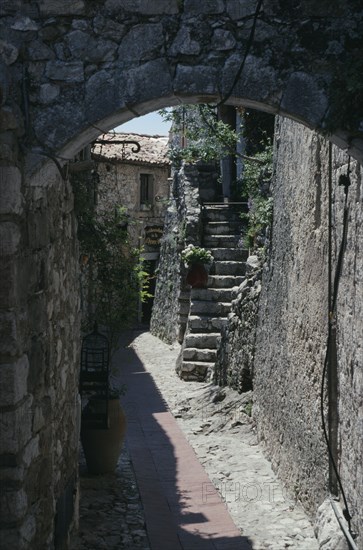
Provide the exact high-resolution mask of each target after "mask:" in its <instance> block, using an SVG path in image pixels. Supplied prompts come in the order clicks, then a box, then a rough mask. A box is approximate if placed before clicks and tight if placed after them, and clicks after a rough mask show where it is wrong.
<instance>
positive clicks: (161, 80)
mask: <svg viewBox="0 0 363 550" xmlns="http://www.w3.org/2000/svg"><path fill="white" fill-rule="evenodd" d="M121 78H122V86H123V85H124V83H125V82H126V90H125V96H124V100H125V102H126V103H131V104H132V103H141V102H142V101H147V100H151V99H152V98H158V99H159V98H160V97H163V96H168V95H170V96H171V95H172V94H173V91H172V81H171V77H170V71H169V65H168V64H167V62H166V61H165V60H164V59H158V60H156V61H149V62H148V63H145V64H144V65H141V66H140V67H137V68H134V69H131V70H129V71H127V72H126V73H124V75H122V76H121ZM145 82H147V83H148V85H147V87H146V86H145ZM120 87H121V86H120Z"/></svg>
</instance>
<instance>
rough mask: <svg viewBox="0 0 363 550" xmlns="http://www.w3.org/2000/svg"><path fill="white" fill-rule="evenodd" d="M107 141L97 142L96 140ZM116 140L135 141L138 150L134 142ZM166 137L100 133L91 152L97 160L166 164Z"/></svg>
mask: <svg viewBox="0 0 363 550" xmlns="http://www.w3.org/2000/svg"><path fill="white" fill-rule="evenodd" d="M101 140H102V141H107V142H108V143H106V144H105V143H97V141H101ZM117 141H134V142H135V141H137V142H138V143H139V144H140V150H139V151H136V147H135V145H134V144H132V143H131V144H130V143H125V144H124V143H117ZM167 150H168V138H167V137H165V136H146V135H142V134H124V133H108V134H103V135H101V136H100V137H99V138H98V140H96V143H95V144H94V147H93V148H92V154H93V155H94V156H95V157H96V158H98V159H99V160H101V159H102V160H103V159H104V160H114V161H120V162H127V163H133V164H154V165H168V164H170V160H169V159H168V157H167Z"/></svg>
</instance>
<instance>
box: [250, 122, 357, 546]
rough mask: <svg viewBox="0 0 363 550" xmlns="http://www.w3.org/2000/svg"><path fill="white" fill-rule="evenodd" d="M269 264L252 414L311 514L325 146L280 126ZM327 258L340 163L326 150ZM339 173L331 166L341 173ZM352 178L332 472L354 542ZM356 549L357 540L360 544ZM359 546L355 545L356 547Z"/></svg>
mask: <svg viewBox="0 0 363 550" xmlns="http://www.w3.org/2000/svg"><path fill="white" fill-rule="evenodd" d="M278 139H279V147H278V155H277V160H276V175H275V181H274V190H273V195H274V224H273V238H272V247H271V251H270V259H269V261H268V263H267V264H266V265H265V266H264V272H263V283H262V294H261V299H260V311H259V323H258V328H257V341H256V357H255V366H254V371H255V376H254V389H255V391H254V394H255V395H254V415H255V416H256V418H257V425H258V433H259V437H260V439H261V440H264V441H265V443H266V449H267V452H268V453H269V455H270V457H271V460H272V463H273V465H274V468H275V470H276V471H277V472H278V474H279V475H280V477H281V478H282V479H283V480H284V481H285V482H286V484H287V486H288V487H289V489H290V490H292V491H293V492H294V493H295V494H296V496H297V497H298V498H299V499H300V500H301V501H302V502H303V504H304V506H305V507H306V508H307V509H308V510H309V511H310V513H311V514H312V515H315V513H316V510H317V507H318V506H319V505H320V504H321V503H322V502H323V500H324V498H325V495H326V492H327V487H328V484H327V478H328V459H327V449H326V446H325V443H324V442H323V435H322V427H321V419H320V388H321V377H322V367H323V362H324V356H325V350H326V340H327V330H328V321H327V319H328V269H327V253H328V244H327V243H328V143H327V142H325V141H324V140H323V139H322V138H320V137H318V136H317V135H316V134H315V133H314V132H311V131H309V130H307V129H306V128H303V127H302V126H300V125H298V124H296V123H294V122H292V121H288V120H286V119H284V120H282V121H281V122H280V127H279V137H278ZM333 158H334V173H333V189H334V202H333V213H334V224H333V228H334V235H333V242H334V246H335V258H336V255H337V250H338V245H339V242H340V238H341V233H342V212H343V208H342V202H343V198H344V192H343V188H342V187H339V186H338V184H337V177H338V175H339V173H340V172H341V171H343V172H346V169H347V166H346V162H347V157H346V156H345V155H343V154H342V153H341V151H339V150H337V149H335V148H333ZM342 164H343V165H344V166H343V167H341V165H342ZM361 192H362V176H361V167H359V165H356V164H353V165H352V186H351V189H350V199H349V202H350V208H351V211H350V216H349V217H350V224H349V230H348V241H347V250H346V260H345V263H344V268H343V275H342V281H341V286H340V292H339V300H338V317H337V328H338V372H339V397H338V411H337V413H338V418H339V443H338V452H339V471H340V474H341V477H342V483H343V486H344V488H345V491H346V494H347V497H348V503H349V504H350V506H351V507H352V510H353V511H354V512H355V518H354V519H353V526H354V529H355V530H356V531H357V532H359V533H360V539H359V540H360V541H361V540H362V539H361V537H362V521H361V518H362V509H363V499H362V484H361V480H362V463H361V457H362V414H363V412H362V407H361V404H362V391H363V384H362V382H363V379H362V368H363V365H362V361H363V356H362V353H361V342H362V330H363V326H362V310H361V307H362V303H361V302H362V301H361V299H359V298H358V296H362V283H363V281H362V265H363V256H362V247H361V242H362V240H361V239H362V194H361ZM360 544H361V542H360ZM361 547H362V546H359V548H361Z"/></svg>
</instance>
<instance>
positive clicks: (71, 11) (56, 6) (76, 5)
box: [38, 0, 85, 16]
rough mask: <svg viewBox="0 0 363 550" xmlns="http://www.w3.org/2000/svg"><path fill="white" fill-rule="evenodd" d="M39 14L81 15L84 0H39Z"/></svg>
mask: <svg viewBox="0 0 363 550" xmlns="http://www.w3.org/2000/svg"><path fill="white" fill-rule="evenodd" d="M38 4H39V10H40V13H41V15H46V16H49V15H68V16H69V15H83V14H84V13H85V2H84V0H51V1H49V0H39V2H38Z"/></svg>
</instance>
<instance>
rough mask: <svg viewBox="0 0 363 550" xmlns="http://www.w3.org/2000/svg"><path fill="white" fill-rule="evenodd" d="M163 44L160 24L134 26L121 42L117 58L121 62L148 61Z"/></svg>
mask: <svg viewBox="0 0 363 550" xmlns="http://www.w3.org/2000/svg"><path fill="white" fill-rule="evenodd" d="M163 44H164V37H163V27H162V25H161V24H160V23H154V24H145V25H136V26H135V27H133V28H132V29H131V30H130V31H129V32H128V33H127V34H126V36H125V37H124V39H123V40H122V42H121V45H120V47H119V49H118V57H119V59H120V61H122V62H125V61H133V60H134V61H136V60H137V61H138V62H140V61H148V60H149V59H150V58H152V57H153V56H154V55H155V52H156V51H159V50H160V49H161V47H162V45H163ZM158 57H159V56H158Z"/></svg>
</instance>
